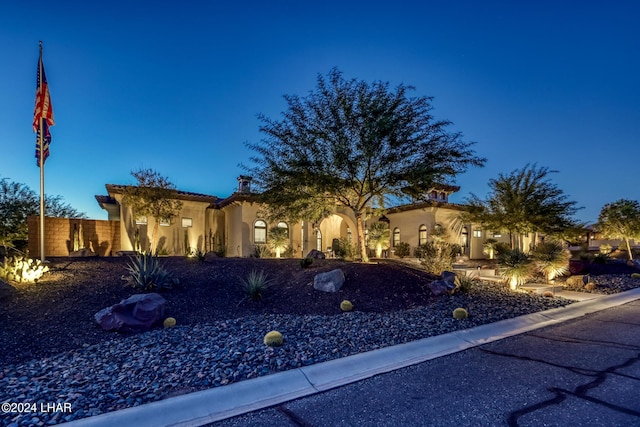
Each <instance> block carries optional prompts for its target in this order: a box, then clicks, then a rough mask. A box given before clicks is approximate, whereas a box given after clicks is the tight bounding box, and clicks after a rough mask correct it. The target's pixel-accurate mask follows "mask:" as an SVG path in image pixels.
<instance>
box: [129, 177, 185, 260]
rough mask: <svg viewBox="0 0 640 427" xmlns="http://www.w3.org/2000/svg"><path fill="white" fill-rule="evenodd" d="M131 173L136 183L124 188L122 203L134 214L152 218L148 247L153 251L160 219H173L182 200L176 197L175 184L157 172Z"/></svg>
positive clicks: (179, 208) (180, 207)
mask: <svg viewBox="0 0 640 427" xmlns="http://www.w3.org/2000/svg"><path fill="white" fill-rule="evenodd" d="M131 175H133V177H134V178H135V179H136V181H138V185H135V186H127V187H125V188H124V190H123V198H122V203H123V204H125V205H128V206H131V208H132V210H133V214H134V215H135V216H150V217H152V218H153V219H154V224H153V231H152V233H151V248H150V250H151V251H153V250H154V247H155V241H156V236H157V234H158V225H159V224H160V220H165V221H171V220H172V219H174V218H175V217H176V216H177V215H178V214H179V213H180V210H181V209H182V202H181V201H179V200H177V199H176V198H177V194H178V191H177V190H176V186H175V185H174V184H173V183H172V182H171V181H169V178H167V177H165V176H163V175H161V174H160V173H159V172H156V171H154V170H153V169H139V170H137V171H132V172H131ZM155 250H156V251H157V250H158V248H155Z"/></svg>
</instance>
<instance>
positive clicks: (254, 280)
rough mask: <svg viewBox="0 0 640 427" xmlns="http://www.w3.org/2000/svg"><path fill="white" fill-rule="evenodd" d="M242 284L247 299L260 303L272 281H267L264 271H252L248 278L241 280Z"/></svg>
mask: <svg viewBox="0 0 640 427" xmlns="http://www.w3.org/2000/svg"><path fill="white" fill-rule="evenodd" d="M240 283H241V284H242V289H243V290H244V293H245V294H246V296H247V298H249V299H251V300H253V301H260V300H262V298H263V295H262V294H263V293H264V291H265V290H266V289H267V288H268V287H269V286H270V285H271V280H269V279H267V275H266V274H265V272H264V270H261V271H260V272H258V271H257V270H251V272H250V273H249V275H248V276H247V277H246V278H240Z"/></svg>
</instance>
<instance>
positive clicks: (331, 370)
mask: <svg viewBox="0 0 640 427" xmlns="http://www.w3.org/2000/svg"><path fill="white" fill-rule="evenodd" d="M557 295H558V296H564V297H567V298H571V297H573V295H571V294H566V293H565V294H564V295H563V293H557ZM589 298H590V299H588V300H585V301H581V302H576V303H573V304H571V305H570V306H567V307H563V308H558V309H552V310H547V311H545V312H541V313H535V314H530V315H527V316H521V317H517V318H513V319H508V320H503V321H500V322H496V323H492V324H488V325H483V326H479V327H476V328H472V329H467V330H462V331H458V332H453V333H450V334H446V335H440V336H435V337H431V338H426V339H422V340H419V341H414V342H410V343H406V344H400V345H396V346H392V347H386V348H382V349H379V350H374V351H370V352H366V353H361V354H357V355H353V356H349V357H345V358H342V359H336V360H332V361H329V362H324V363H320V364H316V365H312V366H307V367H303V368H298V369H292V370H290V371H286V372H282V373H277V374H272V375H268V376H265V377H260V378H256V379H252V380H246V381H241V382H239V383H234V384H231V385H228V386H224V387H216V388H213V389H209V390H204V391H200V392H195V393H191V394H187V395H182V396H177V397H174V398H169V399H165V400H162V401H158V402H153V403H149V404H146V405H141V406H137V407H133V408H127V409H124V410H121V411H116V412H111V413H106V414H102V415H98V416H95V417H91V418H85V419H81V420H77V421H73V422H71V423H67V425H69V426H114V425H122V426H129V425H131V426H133V425H135V426H150V427H152V426H153V427H157V426H199V425H203V424H207V423H211V422H214V421H218V420H223V419H225V418H229V417H233V416H237V415H240V414H244V413H247V412H251V411H255V410H258V409H262V408H266V407H269V406H273V405H277V404H280V403H283V402H287V401H290V400H294V399H298V398H301V397H304V396H310V395H313V394H316V393H319V392H322V391H326V390H329V389H332V388H336V387H340V386H343V385H346V384H350V383H353V382H356V381H360V380H362V379H365V378H369V377H372V376H375V375H378V374H382V373H386V372H390V371H394V370H397V369H400V368H404V367H407V366H410V365H415V364H418V363H421V362H424V361H427V360H431V359H435V358H438V357H441V356H445V355H450V354H452V353H457V352H460V351H462V350H465V349H469V348H472V347H476V346H479V345H483V344H487V343H490V342H493V341H498V340H501V339H503V338H507V337H511V336H514V335H518V334H522V333H525V332H529V331H532V330H535V329H539V328H543V327H547V326H551V325H556V324H559V323H561V322H565V321H567V320H570V319H575V318H578V317H581V316H584V315H586V314H589V313H594V312H598V311H601V310H605V309H607V308H612V307H616V306H619V305H622V304H626V303H628V302H631V301H635V300H637V299H640V288H638V289H634V290H631V291H627V292H623V293H620V294H616V295H608V296H597V297H596V296H593V295H589Z"/></svg>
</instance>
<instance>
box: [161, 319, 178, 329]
mask: <svg viewBox="0 0 640 427" xmlns="http://www.w3.org/2000/svg"><path fill="white" fill-rule="evenodd" d="M163 325H164V327H165V328H173V327H174V326H176V319H174V318H173V317H167V318H166V319H164V323H163Z"/></svg>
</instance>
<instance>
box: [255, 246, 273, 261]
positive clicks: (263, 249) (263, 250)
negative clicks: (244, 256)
mask: <svg viewBox="0 0 640 427" xmlns="http://www.w3.org/2000/svg"><path fill="white" fill-rule="evenodd" d="M253 256H254V257H255V258H269V257H271V251H270V250H269V247H268V246H267V245H255V246H254V248H253Z"/></svg>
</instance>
